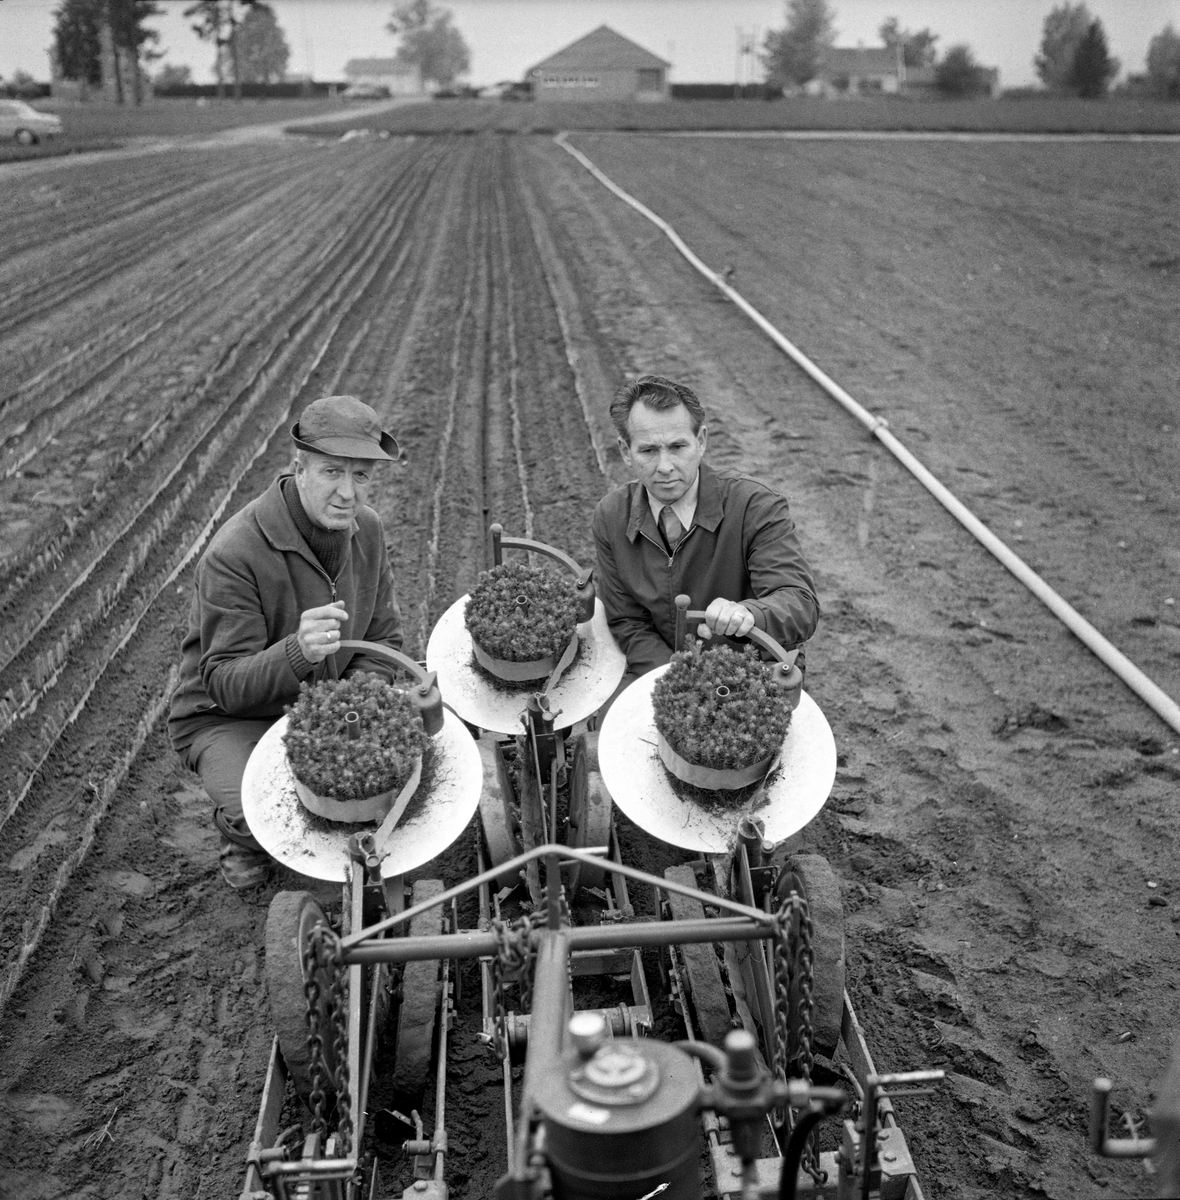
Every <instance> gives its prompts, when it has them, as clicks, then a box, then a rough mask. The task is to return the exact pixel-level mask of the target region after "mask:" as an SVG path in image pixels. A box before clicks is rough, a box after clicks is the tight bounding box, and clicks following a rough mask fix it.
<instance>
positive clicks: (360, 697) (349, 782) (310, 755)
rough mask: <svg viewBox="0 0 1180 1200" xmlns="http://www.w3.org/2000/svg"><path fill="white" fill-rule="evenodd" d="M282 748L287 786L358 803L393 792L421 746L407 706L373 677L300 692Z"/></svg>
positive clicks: (416, 763) (417, 761) (415, 765)
mask: <svg viewBox="0 0 1180 1200" xmlns="http://www.w3.org/2000/svg"><path fill="white" fill-rule="evenodd" d="M288 717H289V719H288V722H287V732H286V735H285V736H284V738H283V742H284V744H285V746H286V748H287V760H288V762H289V763H290V764H291V771H292V773H293V774H294V776H295V778H296V779H297V780H298V781H299V782H300V783H302V784H303V785H304V787H306V788H307V789H308V790H309V791H311V792H313V793H315V794H316V795H317V796H322V797H326V798H329V799H332V800H337V801H355V800H365V799H367V798H368V797H371V796H377V795H381V794H383V793H386V792H390V791H394V792H396V791H400V790H401V789H402V788H403V787H405V785H406V783H407V782H409V780H410V778H411V776H412V775H413V774H414V772H415V771H416V770H418V769H419V768H420V765H421V759H422V751H423V749H424V748H425V747H426V745H427V743H428V741H429V739H428V738H427V736H426V732H425V730H424V729H423V727H422V717H421V716H420V715H419V712H418V709H417V708H416V707H415V706H414V705H413V704H412V703H411V702H410V700H409V699H408V698H407V697H406V696H405V695H404V694H403V693H402V692H400V691H398V689H397V688H395V687H394V686H393V685H392V684H390V683H387V682H386V681H385V680H384V679H383V678H381V677H380V676H379V675H374V674H371V673H369V672H361V673H359V674H357V675H353V676H351V677H350V678H348V679H328V680H323V681H322V682H320V683H317V684H314V685H311V684H307V683H304V684H301V685H300V687H299V699H298V700H296V701H295V703H294V704H293V705H292V706H291V707H290V709H289V710H288Z"/></svg>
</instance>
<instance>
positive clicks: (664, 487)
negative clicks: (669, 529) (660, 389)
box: [619, 400, 708, 504]
mask: <svg viewBox="0 0 1180 1200" xmlns="http://www.w3.org/2000/svg"><path fill="white" fill-rule="evenodd" d="M627 433H628V435H629V436H628V439H627V440H624V439H623V438H619V452H620V453H621V454H622V456H623V461H624V462H625V463H626V464H627V466H629V467H630V468H631V470H632V471H634V472H635V474H636V475H637V476H638V477H639V482H640V483H642V484H643V486H644V487H645V488H647V490H648V491H649V492H651V494H652V495H653V496H654V497H655V498H656V499H657V500H659V501H660V502H661V503H663V504H675V503H676V501H677V500H679V499H680V497H681V496H683V495H684V493H685V492H687V491H688V489H689V488H690V487H692V483H693V480H694V479H696V477H697V469H698V468H699V467H700V465H701V459H702V457H703V456H704V453H705V438H706V436H707V434H708V429H707V428H706V427H705V426H704V425H702V426H701V428H700V430H699V431H698V432H697V433H693V431H692V416H691V414H690V413H689V411H688V409H687V408H685V407H684V405H683V404H678V405H676V407H675V408H666V409H655V408H648V406H647V405H646V404H644V403H643V401H642V400H640V401H639V403H638V404H636V405H633V406H632V408H631V412H630V414H629V415H628V417H627Z"/></svg>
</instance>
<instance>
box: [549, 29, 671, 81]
mask: <svg viewBox="0 0 1180 1200" xmlns="http://www.w3.org/2000/svg"><path fill="white" fill-rule="evenodd" d="M668 66H671V64H670V63H669V62H667V61H666V60H665V59H662V58H660V57H659V56H658V55H655V54H652V52H651V51H650V50H645V49H644V48H643V47H642V46H640V45H638V44H636V43H635V42H633V41H631V39H630V38H625V37H623V35H622V34H621V33H615V31H614V30H613V29H611V28H610V26H609V25H599V27H598V28H597V29H595V30H593V31H592V32H590V33H588V34H586V36H585V37H580V38H578V40H577V41H576V42H571V43H570V44H569V45H568V46H566V47H565V48H564V49H563V50H558V51H557V53H556V54H551V55H550V56H549V57H548V58H546V59H544V60H543V61H542V62H539V63H537V65H536V66H535V67H533V68H531V69H530V70H529V71H528V73H527V74H528V75H536V74H538V73H540V72H542V71H586V70H595V71H618V70H636V69H648V70H650V69H651V68H653V67H668Z"/></svg>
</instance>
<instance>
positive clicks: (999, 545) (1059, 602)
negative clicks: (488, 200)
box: [553, 133, 1180, 733]
mask: <svg viewBox="0 0 1180 1200" xmlns="http://www.w3.org/2000/svg"><path fill="white" fill-rule="evenodd" d="M553 140H554V141H555V142H556V143H557V144H558V145H559V146H560V147H561V148H562V149H563V150H564V151H566V153H567V154H570V155H572V156H573V158H575V159H576V160H577V161H578V162H579V163H581V164H582V166H583V167H585V168H586V170H587V171H589V172H590V174H591V175H593V176H594V178H595V179H597V180H598V182H599V183H601V184H602V185H603V186H604V187H605V188H607V189H609V190H610V191H612V192H613V193H614V194H615V195H616V196H618V198H619V199H620V200H622V201H623V203H624V204H628V205H630V206H631V207H632V208H633V209H634V210H635V211H636V212H637V213H639V214H640V215H641V216H643V217H646V218H647V220H649V221H650V222H651V223H652V224H653V225H655V226H656V227H657V228H658V229H659V230H661V231H662V232H663V233H664V235H665V236H666V237H667V238H668V240H669V241H670V242H671V243H672V245H673V246H675V247H676V249H677V250H678V251H679V252H680V254H681V255H683V257H684V258H685V259H686V260H687V261H688V262H689V264H690V265H691V266H692V267H693V268H694V269H695V270H696V271H698V272H699V273H700V274H701V275H703V276H704V277H705V278H706V279H707V280H708V281H709V282H710V283H711V284H712V285H713V286H714V287H715V288H717V289H718V291H720V292H722V293H724V295H725V296H726V297H728V298H729V299H730V300H731V301H733V303H734V304H735V305H737V307H738V308H739V309H741V311H742V312H744V313H745V314H746V316H747V317H749V318H750V320H751V321H753V322H754V324H755V325H757V326H758V328H759V329H761V330H762V332H763V333H765V334H766V336H767V337H768V338H770V340H771V341H772V342H774V344H775V345H776V346H778V348H779V349H780V350H781V351H782V352H783V353H784V354H785V355H786V356H787V357H788V358H790V359H791V361H792V362H794V363H795V364H796V366H798V367H799V368H800V369H802V370H803V371H805V372H806V373H807V374H808V375H810V376H811V378H812V379H814V380H815V382H816V383H818V384H819V386H820V387H822V388H823V389H824V391H825V392H827V393H828V395H829V396H831V398H832V399H833V400H835V401H836V403H837V404H839V405H840V406H841V408H843V409H844V410H845V411H846V412H848V413H850V414H851V415H852V416H853V417H855V418H856V420H858V421H859V422H860V423H861V424H862V425H863V426H864V427H865V428H866V429H867V430H868V431H869V432H870V433H871V434H872V435H873V437H875V438H876V439H877V440H878V441H879V442H881V444H882V445H883V446H885V448H886V449H887V450H888V451H889V452H890V453H891V454H892V455H893V456H894V458H896V459H897V460H898V462H900V463H901V464H902V466H904V467H905V468H906V470H907V471H909V472H910V474H912V475H913V476H914V478H915V479H917V480H918V482H919V483H920V484H921V485H922V486H923V487H924V488H925V489H926V490H927V491H928V492H929V493H930V494H931V495H932V496H933V497H934V498H935V499H936V500H937V501H938V502H939V504H941V505H942V506H943V508H945V509H946V510H947V512H949V513H950V514H951V516H953V517H954V518H955V520H957V521H958V522H959V523H960V524H961V525H962V526H963V527H964V528H965V529H966V530H967V531H968V532H969V533H970V534H971V535H972V536H973V537H974V538H975V539H976V540H977V541H979V542H980V543H981V544H982V545H983V546H984V548H985V549H987V550H988V551H989V552H990V553H991V554H993V555H994V556H995V557H996V558H997V559H999V561H1000V562H1001V563H1002V564H1003V565H1004V566H1005V567H1007V569H1008V570H1009V571H1011V572H1012V574H1013V575H1015V576H1016V578H1017V579H1019V580H1020V582H1021V583H1023V584H1024V586H1025V587H1026V588H1028V590H1029V591H1030V592H1032V594H1033V595H1034V596H1036V598H1037V599H1038V600H1040V601H1041V603H1042V604H1044V605H1045V607H1046V608H1048V609H1049V611H1050V612H1052V613H1053V615H1054V616H1056V617H1057V618H1058V619H1059V620H1060V621H1062V622H1063V623H1064V624H1065V626H1066V627H1067V628H1068V629H1069V630H1070V632H1071V633H1073V634H1074V635H1075V636H1076V637H1077V638H1078V639H1079V640H1080V641H1081V642H1082V643H1083V644H1084V645H1085V646H1086V647H1087V648H1088V649H1090V650H1091V651H1093V653H1094V654H1096V655H1097V656H1098V658H1100V659H1101V660H1102V661H1103V662H1104V663H1105V664H1106V665H1107V666H1108V667H1109V668H1110V669H1111V670H1112V671H1113V672H1114V673H1115V674H1116V675H1117V676H1118V677H1119V678H1120V679H1121V680H1122V681H1123V682H1124V683H1125V684H1126V685H1127V687H1129V688H1130V689H1131V691H1133V692H1134V693H1135V694H1136V695H1137V696H1138V697H1139V698H1140V699H1141V700H1143V701H1144V703H1146V704H1147V705H1149V706H1150V707H1151V708H1152V709H1153V710H1154V711H1155V713H1156V714H1157V715H1158V716H1159V717H1160V718H1161V719H1162V720H1163V721H1165V722H1166V723H1167V724H1168V725H1170V726H1171V727H1172V729H1174V730H1175V731H1176V732H1177V733H1180V705H1178V704H1177V703H1176V701H1175V700H1173V699H1172V698H1171V696H1169V695H1168V694H1167V692H1165V691H1164V690H1163V688H1161V687H1160V686H1159V685H1158V684H1156V683H1154V682H1153V681H1152V680H1151V679H1149V678H1148V677H1147V675H1145V674H1144V673H1143V672H1142V671H1141V670H1140V669H1139V668H1138V667H1137V666H1136V665H1135V664H1134V663H1133V662H1132V661H1131V660H1130V659H1129V658H1128V657H1127V656H1126V655H1125V654H1123V652H1122V651H1121V650H1119V649H1118V647H1117V646H1115V645H1114V644H1113V643H1112V642H1110V641H1109V640H1108V639H1107V638H1105V637H1103V635H1102V634H1101V633H1099V632H1098V630H1097V629H1095V628H1094V626H1093V625H1091V624H1090V622H1089V621H1087V620H1086V618H1085V617H1083V616H1082V614H1081V613H1079V612H1078V611H1077V609H1076V608H1074V607H1073V606H1072V605H1071V604H1069V603H1067V602H1066V601H1065V600H1064V599H1063V598H1062V597H1061V596H1060V595H1059V594H1058V593H1057V592H1055V591H1054V590H1053V589H1052V588H1051V587H1050V586H1049V585H1048V584H1047V583H1046V582H1045V581H1044V580H1043V579H1042V578H1041V577H1040V576H1039V575H1038V574H1037V573H1036V572H1035V571H1034V570H1033V569H1032V568H1031V567H1030V566H1029V565H1028V563H1026V562H1025V561H1024V560H1023V559H1022V558H1021V557H1020V556H1019V555H1017V554H1015V553H1013V551H1012V550H1011V549H1010V548H1009V547H1008V546H1007V545H1006V544H1005V543H1004V542H1002V541H1001V540H1000V539H999V538H998V537H996V535H995V534H994V533H992V531H991V530H990V529H988V527H987V526H986V525H984V523H983V522H982V521H981V520H980V519H979V518H978V517H977V516H976V515H975V514H974V513H973V512H972V511H971V510H970V509H969V508H968V507H967V506H966V505H965V504H964V503H963V502H962V501H961V500H960V499H959V498H958V497H957V496H955V495H954V493H953V492H951V491H950V490H949V489H948V488H947V487H945V486H944V485H943V484H942V483H941V482H939V480H938V479H937V478H935V476H934V475H932V474H931V473H930V471H928V470H927V469H926V467H924V466H923V465H922V463H920V462H919V461H918V459H917V458H915V457H914V455H913V454H911V453H910V451H909V450H908V449H906V447H905V446H904V445H903V444H902V443H901V442H900V441H898V439H897V438H895V437H894V436H893V434H892V433H890V432H889V423H888V422H887V421H886V420H885V418H884V417H878V416H874V414H873V413H871V412H869V411H868V409H866V408H865V407H864V406H863V405H861V404H858V403H857V401H855V400H854V399H853V398H852V397H851V396H850V395H849V394H848V393H847V392H846V391H845V390H844V389H843V388H842V387H841V386H840V385H839V384H838V383H836V381H835V380H834V379H832V378H830V377H829V376H828V375H826V374H825V373H824V372H823V371H821V370H820V368H819V367H817V366H816V365H815V363H813V362H812V361H811V359H809V358H808V357H807V356H806V355H805V354H804V353H803V352H802V351H801V350H800V349H799V348H798V347H797V346H795V345H793V344H792V343H791V342H790V341H788V340H787V339H786V338H785V337H784V336H783V335H782V333H780V332H779V330H778V329H777V328H775V326H774V325H772V324H771V323H770V321H768V320H767V319H766V317H764V316H763V315H762V314H761V313H760V312H759V311H758V310H757V309H756V308H755V307H754V306H753V305H752V304H751V303H750V302H749V301H748V300H746V298H745V297H744V296H742V295H741V294H740V293H739V292H737V291H736V290H735V289H734V288H732V287H730V285H729V284H728V283H726V282H725V280H724V279H723V278H722V277H721V276H720V275H718V274H717V272H716V271H714V270H713V269H712V268H711V267H709V266H708V265H707V264H706V263H704V262H703V261H702V260H701V259H700V258H698V257H697V255H696V254H695V253H694V252H693V250H692V249H691V248H690V247H689V245H688V244H687V243H686V242H685V241H684V239H683V238H682V237H681V236H680V235H679V234H678V233H677V232H676V230H675V229H673V228H672V226H671V225H669V224H668V222H667V221H665V220H664V219H663V217H661V216H659V215H658V214H657V213H654V212H652V210H651V209H650V208H648V207H647V206H646V205H645V204H642V203H640V201H638V200H636V199H635V197H634V196H632V195H631V194H630V193H629V192H625V191H624V190H623V189H622V188H621V187H619V185H618V184H617V183H615V182H614V180H612V179H610V178H609V177H608V176H607V175H605V174H604V173H603V172H602V171H601V170H599V168H598V167H596V166H595V165H594V163H592V162H591V161H590V159H588V158H587V157H586V156H585V155H584V154H583V153H582V152H581V151H580V150H576V149H575V148H574V147H573V146H571V145H570V144H569V143H568V142H567V141H566V135H565V133H559V134H558V135H557V136H556V137H555V138H554V139H553Z"/></svg>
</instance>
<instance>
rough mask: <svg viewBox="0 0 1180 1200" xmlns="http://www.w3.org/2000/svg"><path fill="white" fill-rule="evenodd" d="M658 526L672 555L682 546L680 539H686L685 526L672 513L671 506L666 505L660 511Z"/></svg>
mask: <svg viewBox="0 0 1180 1200" xmlns="http://www.w3.org/2000/svg"><path fill="white" fill-rule="evenodd" d="M658 524H659V527H660V534H661V535H662V536H663V539H664V544H665V545H666V546H667V547H668V553H669V554H671V553H672V551H673V550H675V549H676V547H677V546H679V545H680V539H681V538H682V537H684V526H683V525H681V524H680V518H679V517H677V515H676V514H675V513H674V512H673V511H672V506H671V505H670V504H665V505H664V507H663V508H661V509H660V519H659V522H658Z"/></svg>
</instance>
